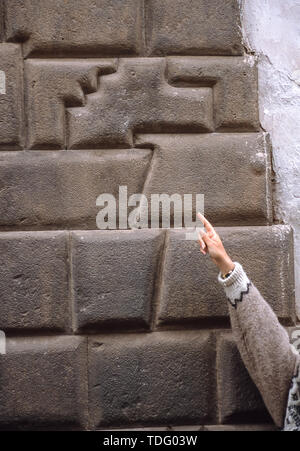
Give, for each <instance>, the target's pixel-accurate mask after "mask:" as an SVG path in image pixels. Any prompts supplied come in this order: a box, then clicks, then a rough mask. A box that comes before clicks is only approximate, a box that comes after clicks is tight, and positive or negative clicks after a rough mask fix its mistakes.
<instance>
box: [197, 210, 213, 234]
mask: <svg viewBox="0 0 300 451" xmlns="http://www.w3.org/2000/svg"><path fill="white" fill-rule="evenodd" d="M198 218H199V219H200V221H201V222H202V223H203V225H204V227H205V228H206V230H207V232H213V233H215V229H214V228H213V226H212V225H211V223H210V222H209V221H208V220H207V219H206V218H205V217H204V216H203V215H202V214H201V213H198Z"/></svg>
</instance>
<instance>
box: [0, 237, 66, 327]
mask: <svg viewBox="0 0 300 451" xmlns="http://www.w3.org/2000/svg"><path fill="white" fill-rule="evenodd" d="M67 257H68V255H67V234H66V233H64V232H8V233H0V265H1V268H2V269H1V275H0V329H2V330H26V329H27V330H28V329H29V330H30V329H49V330H50V329H54V330H65V329H66V327H68V324H69V318H68V314H69V311H68V297H69V294H68V268H67Z"/></svg>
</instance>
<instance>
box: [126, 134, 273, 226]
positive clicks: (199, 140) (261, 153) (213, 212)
mask: <svg viewBox="0 0 300 451" xmlns="http://www.w3.org/2000/svg"><path fill="white" fill-rule="evenodd" d="M135 144H136V146H141V147H148V148H154V153H153V159H152V164H151V170H150V171H149V174H148V177H147V180H146V183H145V186H144V194H145V195H146V196H147V198H148V200H149V201H150V196H151V194H154V193H159V194H162V193H164V194H168V195H170V196H171V195H172V194H175V193H178V194H180V195H181V196H182V197H183V195H184V194H193V196H194V199H195V196H196V194H203V195H204V202H205V212H206V215H207V216H208V217H209V218H210V219H211V221H212V222H213V223H214V224H222V225H223V224H224V225H235V224H239V225H243V224H250V225H251V224H255V225H258V224H268V223H269V222H271V220H272V211H271V199H270V186H269V183H270V180H269V168H270V162H269V151H268V148H267V145H266V143H265V139H264V135H261V134H255V133H247V134H241V133H238V134H233V133H228V134H188V135H187V134H182V135H177V134H176V135H175V134H174V135H167V134H166V135H138V136H137V137H136V141H135ZM148 203H150V202H148ZM194 208H195V205H194ZM176 211H177V209H176ZM194 213H195V212H194ZM187 225H188V224H187Z"/></svg>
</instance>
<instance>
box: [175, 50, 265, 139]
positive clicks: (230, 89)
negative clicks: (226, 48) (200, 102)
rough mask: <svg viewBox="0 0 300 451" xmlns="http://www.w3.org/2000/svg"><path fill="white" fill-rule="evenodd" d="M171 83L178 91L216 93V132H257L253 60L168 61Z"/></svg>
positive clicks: (186, 58)
mask: <svg viewBox="0 0 300 451" xmlns="http://www.w3.org/2000/svg"><path fill="white" fill-rule="evenodd" d="M167 78H168V82H169V83H170V84H171V85H172V86H177V87H178V88H187V87H190V88H194V89H195V88H199V87H201V86H210V87H211V88H212V89H213V99H214V121H215V129H216V130H217V131H224V130H225V131H226V130H230V131H233V130H236V131H253V130H254V131H258V130H259V129H260V124H259V119H258V85H257V67H256V63H255V59H254V57H247V58H245V57H241V58H237V57H198V58H196V57H194V58H193V57H174V58H168V75H167Z"/></svg>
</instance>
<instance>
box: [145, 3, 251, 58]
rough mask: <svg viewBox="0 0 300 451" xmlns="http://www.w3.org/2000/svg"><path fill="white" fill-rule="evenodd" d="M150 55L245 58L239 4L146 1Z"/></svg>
mask: <svg viewBox="0 0 300 451" xmlns="http://www.w3.org/2000/svg"><path fill="white" fill-rule="evenodd" d="M145 7H146V17H147V23H146V37H147V41H148V43H149V44H148V46H149V53H150V54H151V55H168V54H169V55H172V54H173V55H174V54H176V55H203V54H204V55H205V54H206V55H242V54H243V46H242V38H241V33H240V17H239V5H238V0H226V1H221V2H220V0H188V1H184V2H183V1H181V0H164V1H163V2H162V1H160V0H147V1H146V2H145Z"/></svg>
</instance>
